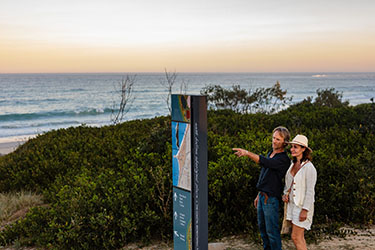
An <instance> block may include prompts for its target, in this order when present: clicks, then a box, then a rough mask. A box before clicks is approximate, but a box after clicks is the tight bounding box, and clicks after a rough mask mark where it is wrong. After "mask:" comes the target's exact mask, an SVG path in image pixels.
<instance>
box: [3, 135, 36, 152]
mask: <svg viewBox="0 0 375 250" xmlns="http://www.w3.org/2000/svg"><path fill="white" fill-rule="evenodd" d="M34 137H36V135H30V136H14V137H6V138H0V156H1V155H6V154H9V153H11V152H13V151H14V150H16V149H17V148H18V147H19V146H20V145H22V144H24V143H25V142H27V141H28V140H29V139H32V138H34Z"/></svg>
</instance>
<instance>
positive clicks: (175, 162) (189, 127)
mask: <svg viewBox="0 0 375 250" xmlns="http://www.w3.org/2000/svg"><path fill="white" fill-rule="evenodd" d="M172 176H173V177H172V178H173V239H174V249H176V250H177V249H178V250H180V249H181V250H184V249H196V250H198V249H202V250H205V249H208V218H207V217H208V211H207V208H208V201H207V196H208V194H207V189H208V188H207V104H206V97H204V96H187V95H172Z"/></svg>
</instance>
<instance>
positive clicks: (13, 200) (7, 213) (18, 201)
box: [0, 191, 43, 225]
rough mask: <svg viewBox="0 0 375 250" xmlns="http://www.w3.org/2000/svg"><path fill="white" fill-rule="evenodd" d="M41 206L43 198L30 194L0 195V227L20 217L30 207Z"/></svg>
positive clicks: (25, 192) (23, 192) (24, 192)
mask: <svg viewBox="0 0 375 250" xmlns="http://www.w3.org/2000/svg"><path fill="white" fill-rule="evenodd" d="M42 204H43V197H42V196H41V195H38V194H33V193H31V192H27V191H22V192H17V193H0V225H5V224H7V223H9V222H11V221H13V220H16V219H18V218H19V217H22V216H23V215H24V214H26V213H27V211H28V210H29V209H30V208H31V207H35V206H39V205H42Z"/></svg>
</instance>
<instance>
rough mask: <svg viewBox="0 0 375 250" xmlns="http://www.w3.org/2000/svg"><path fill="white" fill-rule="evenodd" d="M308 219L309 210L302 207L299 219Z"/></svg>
mask: <svg viewBox="0 0 375 250" xmlns="http://www.w3.org/2000/svg"><path fill="white" fill-rule="evenodd" d="M306 219H307V210H306V209H302V210H301V213H300V214H299V221H305V220H306Z"/></svg>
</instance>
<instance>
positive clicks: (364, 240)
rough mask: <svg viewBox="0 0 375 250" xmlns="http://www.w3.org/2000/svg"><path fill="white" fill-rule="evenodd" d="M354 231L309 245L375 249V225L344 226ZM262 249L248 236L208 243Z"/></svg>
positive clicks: (216, 247)
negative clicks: (364, 227) (360, 227)
mask: <svg viewBox="0 0 375 250" xmlns="http://www.w3.org/2000/svg"><path fill="white" fill-rule="evenodd" d="M342 229H343V230H348V231H350V232H352V233H351V234H348V235H347V236H346V237H345V238H341V237H336V236H333V237H327V238H326V239H322V240H319V241H318V243H310V244H308V245H307V249H309V250H336V249H347V250H348V249H353V250H354V249H361V250H370V249H375V226H371V227H370V228H367V229H354V228H342ZM282 244H283V249H286V250H289V249H296V248H295V247H294V244H293V242H292V240H286V239H284V240H283V243H282ZM122 249H143V250H151V249H152V250H153V249H160V250H172V249H173V243H169V244H165V243H159V244H152V245H150V246H146V247H142V246H139V245H137V244H130V245H127V246H125V247H124V248H122ZM234 249H238V250H245V249H248V250H262V249H263V248H262V246H261V245H259V244H256V243H254V242H252V241H249V239H248V238H246V236H232V237H226V238H223V239H221V240H218V241H217V242H211V243H209V245H208V250H234Z"/></svg>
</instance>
